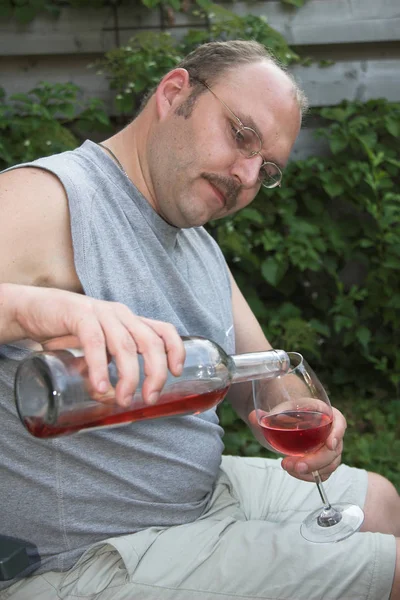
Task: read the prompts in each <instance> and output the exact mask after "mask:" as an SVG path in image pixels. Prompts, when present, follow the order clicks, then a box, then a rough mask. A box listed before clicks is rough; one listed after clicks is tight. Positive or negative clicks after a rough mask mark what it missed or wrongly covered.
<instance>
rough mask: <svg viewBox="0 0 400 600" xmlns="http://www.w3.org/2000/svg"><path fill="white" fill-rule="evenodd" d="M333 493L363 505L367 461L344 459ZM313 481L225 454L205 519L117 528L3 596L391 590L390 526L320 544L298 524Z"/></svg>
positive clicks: (206, 598) (286, 595)
mask: <svg viewBox="0 0 400 600" xmlns="http://www.w3.org/2000/svg"><path fill="white" fill-rule="evenodd" d="M325 487H326V491H327V494H328V497H329V499H330V501H331V502H336V501H341V500H346V501H349V502H356V503H358V504H360V505H363V503H364V500H365V495H366V488H367V474H366V472H365V471H361V470H357V469H350V468H349V467H346V466H341V467H340V468H339V469H338V470H337V471H336V472H335V474H334V475H332V476H331V477H330V479H329V480H328V481H327V482H326V484H325ZM319 503H320V499H319V495H318V492H317V489H316V486H315V485H314V484H310V483H304V482H299V481H298V480H296V479H294V478H292V477H290V476H289V475H288V474H287V473H285V471H283V469H281V467H280V461H279V460H265V459H261V458H238V457H224V458H223V461H222V466H221V473H220V477H219V479H218V482H217V485H216V487H215V490H214V493H213V496H212V499H211V501H210V504H209V507H208V510H207V512H206V513H205V514H204V515H203V516H202V517H201V518H200V519H198V520H197V521H195V522H193V523H189V524H187V525H180V526H177V527H171V528H168V529H166V528H155V527H154V528H151V529H147V530H145V531H141V532H139V533H135V534H131V535H127V536H122V537H118V538H112V539H109V540H106V541H104V542H103V543H100V544H96V545H95V546H93V547H92V548H91V549H89V550H88V551H87V552H86V553H85V554H84V555H83V556H82V557H81V559H80V560H79V561H78V562H77V564H76V565H75V566H74V567H73V568H72V569H71V570H70V571H68V572H66V573H56V572H49V573H45V574H43V575H36V576H33V577H31V578H30V579H26V580H23V581H21V582H17V583H15V584H14V585H13V586H11V587H10V588H8V589H7V590H5V591H3V593H2V594H0V598H1V599H2V600H3V599H4V600H5V599H6V598H7V600H34V599H36V598H37V599H38V600H55V599H59V598H62V599H71V600H72V599H77V598H81V599H90V600H94V599H99V600H136V599H137V600H228V599H229V600H230V599H232V600H249V599H252V600H255V599H257V600H260V599H262V600H278V599H279V600H339V599H340V600H364V599H365V600H367V599H368V600H387V599H388V598H389V595H390V590H391V585H392V579H393V575H394V568H395V557H396V547H395V540H394V537H393V536H391V535H383V534H372V533H356V534H355V535H353V536H352V537H350V538H348V539H347V540H344V541H342V542H340V543H338V544H312V543H310V542H307V541H305V540H304V539H303V538H302V537H301V536H300V533H299V525H300V523H301V521H302V520H303V518H304V517H305V515H307V514H308V513H309V512H311V511H312V510H314V509H315V508H316V507H318V505H319Z"/></svg>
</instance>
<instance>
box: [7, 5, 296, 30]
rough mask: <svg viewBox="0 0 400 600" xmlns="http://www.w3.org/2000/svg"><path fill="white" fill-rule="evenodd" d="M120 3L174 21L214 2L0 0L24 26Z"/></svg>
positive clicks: (10, 16) (12, 16)
mask: <svg viewBox="0 0 400 600" xmlns="http://www.w3.org/2000/svg"><path fill="white" fill-rule="evenodd" d="M281 2H282V4H284V5H291V6H292V7H297V8H300V7H301V6H303V4H304V3H305V2H306V0H281ZM121 4H124V5H126V4H132V5H133V6H134V7H137V5H138V4H141V5H142V6H143V8H145V9H148V10H155V9H159V10H161V11H163V13H164V15H166V17H167V19H168V21H169V22H170V23H172V22H173V21H174V19H175V13H176V12H188V11H189V9H191V8H196V7H198V8H200V9H203V10H204V9H205V10H208V9H209V6H210V5H212V3H211V2H210V1H209V0H0V20H1V19H9V18H14V19H15V20H16V21H18V22H19V23H21V24H22V25H26V24H28V23H30V22H31V21H33V19H35V18H36V17H38V16H40V15H42V14H47V15H51V16H54V17H58V16H59V15H60V13H61V10H62V8H63V7H65V6H70V7H72V8H75V9H81V10H84V9H86V8H102V7H104V6H111V7H113V8H115V7H118V6H119V5H121Z"/></svg>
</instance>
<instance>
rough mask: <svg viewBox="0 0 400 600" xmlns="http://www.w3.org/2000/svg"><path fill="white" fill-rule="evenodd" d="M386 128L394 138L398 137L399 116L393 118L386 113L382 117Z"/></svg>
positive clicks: (399, 132) (399, 133)
mask: <svg viewBox="0 0 400 600" xmlns="http://www.w3.org/2000/svg"><path fill="white" fill-rule="evenodd" d="M384 123H385V127H386V130H387V131H388V132H389V133H390V134H391V135H393V136H394V137H395V138H398V137H400V117H399V116H398V117H397V118H394V117H393V116H392V115H386V116H385V118H384Z"/></svg>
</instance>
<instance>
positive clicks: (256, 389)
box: [252, 352, 364, 542]
mask: <svg viewBox="0 0 400 600" xmlns="http://www.w3.org/2000/svg"><path fill="white" fill-rule="evenodd" d="M288 356H289V358H290V363H291V366H290V368H289V370H288V372H287V373H286V374H285V375H283V376H279V377H277V378H275V379H270V380H263V379H261V380H258V381H253V384H252V385H253V399H254V408H255V413H256V417H257V422H258V424H259V426H260V429H261V431H262V434H263V436H264V438H265V440H266V441H267V443H268V444H269V446H271V447H272V448H273V449H274V450H276V451H277V452H279V453H281V454H284V455H287V456H305V455H307V454H309V453H312V452H316V451H317V450H318V449H319V448H321V447H322V446H323V445H324V444H325V441H326V440H327V438H328V437H329V434H330V432H331V429H332V424H333V411H332V406H331V403H330V401H329V398H328V395H327V393H326V391H325V389H324V387H323V385H322V384H321V382H320V381H319V379H318V377H317V376H316V375H315V373H314V371H313V370H312V369H311V368H310V366H309V365H308V364H307V362H306V361H305V360H304V358H303V357H302V355H301V354H298V353H297V352H289V353H288ZM313 476H314V479H315V482H316V484H317V489H318V492H319V494H320V497H321V500H322V502H323V508H322V509H321V508H320V509H318V510H316V511H314V512H313V513H311V515H309V516H308V517H307V518H306V519H305V521H304V522H303V523H302V525H301V528H300V532H301V535H302V536H303V537H304V538H305V539H307V540H309V541H313V542H336V541H340V540H342V539H345V538H347V537H349V536H350V535H352V534H353V533H355V531H357V530H358V529H359V528H360V526H361V524H362V522H363V520H364V513H363V511H362V510H361V508H359V507H358V506H354V505H351V504H347V503H341V504H337V505H334V506H332V505H331V504H330V503H329V501H328V499H327V496H326V493H325V490H324V488H323V485H322V480H321V477H320V475H319V473H318V471H315V472H313Z"/></svg>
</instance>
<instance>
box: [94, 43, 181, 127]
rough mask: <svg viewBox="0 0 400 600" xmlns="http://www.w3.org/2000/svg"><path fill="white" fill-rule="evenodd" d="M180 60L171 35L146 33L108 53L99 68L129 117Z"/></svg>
mask: <svg viewBox="0 0 400 600" xmlns="http://www.w3.org/2000/svg"><path fill="white" fill-rule="evenodd" d="M180 60H181V54H180V53H179V47H178V44H177V43H176V42H175V41H174V39H173V38H172V36H171V35H170V34H168V33H152V32H145V33H140V34H138V35H136V36H135V37H134V38H132V39H131V40H130V41H129V43H128V44H127V45H126V46H123V47H121V48H116V49H114V50H111V51H110V52H107V53H106V55H105V56H104V58H103V59H101V60H99V61H98V62H97V63H96V65H97V68H98V69H99V72H100V73H102V72H105V73H106V74H107V76H108V77H109V80H110V87H111V89H113V90H115V91H116V96H115V103H116V108H117V110H119V111H120V112H121V113H122V114H129V115H130V114H132V113H135V112H136V111H137V110H138V108H139V106H140V102H141V100H142V98H143V95H144V94H145V92H147V91H148V90H149V89H151V88H153V87H154V86H155V85H156V84H157V83H158V82H159V80H160V78H161V77H162V76H163V75H164V74H165V73H166V72H167V71H169V70H170V69H173V68H174V67H175V66H176V64H177V63H178V62H179V61H180Z"/></svg>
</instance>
